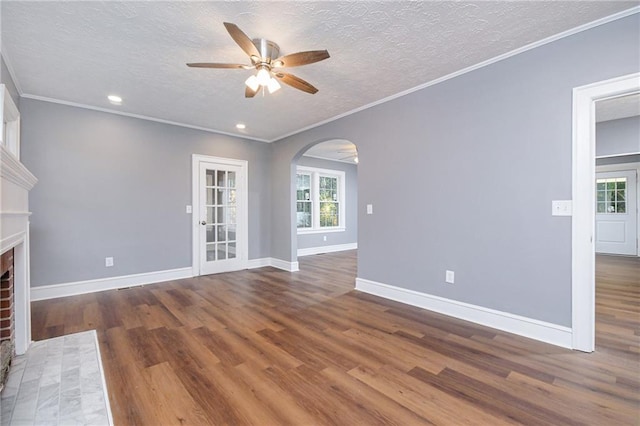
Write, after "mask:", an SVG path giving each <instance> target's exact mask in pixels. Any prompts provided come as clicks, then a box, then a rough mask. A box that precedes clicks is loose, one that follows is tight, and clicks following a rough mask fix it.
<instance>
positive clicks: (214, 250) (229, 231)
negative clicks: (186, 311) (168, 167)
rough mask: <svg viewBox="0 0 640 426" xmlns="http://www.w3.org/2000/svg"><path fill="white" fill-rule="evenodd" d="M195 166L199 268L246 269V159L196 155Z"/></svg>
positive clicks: (202, 272) (207, 270) (207, 271)
mask: <svg viewBox="0 0 640 426" xmlns="http://www.w3.org/2000/svg"><path fill="white" fill-rule="evenodd" d="M193 167H194V173H195V172H196V170H197V178H196V177H195V176H194V186H196V185H197V188H194V210H193V212H194V222H195V225H194V226H195V228H196V231H195V232H194V269H196V271H195V272H197V274H198V275H207V274H215V273H218V272H227V271H236V270H240V269H245V268H246V267H247V179H246V176H247V173H246V167H247V165H246V161H239V160H227V159H220V158H213V157H204V156H194V164H193ZM196 193H197V195H196ZM196 261H197V265H196V264H195V263H196Z"/></svg>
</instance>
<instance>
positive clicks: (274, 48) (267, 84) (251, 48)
mask: <svg viewBox="0 0 640 426" xmlns="http://www.w3.org/2000/svg"><path fill="white" fill-rule="evenodd" d="M224 26H225V28H226V29H227V31H228V32H229V35H231V38H232V39H233V40H234V41H235V42H236V43H237V44H238V46H240V47H241V48H242V50H244V52H245V53H246V54H247V55H249V58H250V60H251V65H244V64H224V63H208V62H196V63H189V64H187V66H189V67H194V68H239V69H245V70H250V69H255V70H256V71H257V73H256V74H255V75H252V76H251V77H249V78H248V79H247V81H246V82H245V84H246V88H245V92H244V96H245V97H247V98H253V97H254V96H255V95H256V93H258V92H259V91H260V89H263V91H264V89H265V88H266V89H268V90H269V93H273V92H275V91H276V90H278V89H280V84H279V83H278V80H280V81H281V82H283V83H285V84H288V85H289V86H291V87H294V88H296V89H298V90H302V91H303V92H307V93H311V94H314V93H316V92H317V91H318V89H316V88H315V87H314V86H313V85H312V84H310V83H308V82H306V81H304V80H303V79H301V78H300V77H296V76H295V75H293V74H288V73H284V72H281V71H280V69H281V68H287V67H298V66H300V65H307V64H312V63H314V62H319V61H322V60H324V59H327V58H328V57H329V52H327V51H326V50H310V51H306V52H298V53H292V54H290V55H285V56H278V54H279V53H280V48H279V47H278V45H277V44H275V43H274V42H272V41H270V40H266V39H263V38H257V39H253V40H251V39H250V38H249V37H248V36H247V35H246V34H245V33H243V32H242V30H241V29H240V28H238V26H237V25H235V24H232V23H229V22H225V23H224ZM274 77H275V78H274Z"/></svg>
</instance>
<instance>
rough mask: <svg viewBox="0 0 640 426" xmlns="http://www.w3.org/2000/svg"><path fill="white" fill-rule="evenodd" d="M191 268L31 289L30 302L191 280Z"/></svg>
mask: <svg viewBox="0 0 640 426" xmlns="http://www.w3.org/2000/svg"><path fill="white" fill-rule="evenodd" d="M191 277H193V275H192V274H191V268H190V267H187V268H178V269H169V270H166V271H155V272H145V273H141V274H132V275H122V276H119V277H108V278H98V279H95V280H86V281H76V282H71V283H63V284H53V285H45V286H40V287H31V300H32V301H36V300H47V299H56V298H58V297H67V296H77V295H79V294H86V293H95V292H98V291H105V290H115V289H118V288H124V287H133V286H140V285H147V284H157V283H161V282H164V281H173V280H181V279H184V278H191Z"/></svg>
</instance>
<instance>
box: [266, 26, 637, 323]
mask: <svg viewBox="0 0 640 426" xmlns="http://www.w3.org/2000/svg"><path fill="white" fill-rule="evenodd" d="M638 19H639V17H638V15H634V16H630V17H627V18H623V19H620V20H618V21H615V22H612V23H608V24H605V25H602V26H599V27H596V28H593V29H590V30H588V31H584V32H581V33H578V34H575V35H573V36H570V37H567V38H563V39H561V40H558V41H555V42H553V43H550V44H547V45H544V46H541V47H539V48H536V49H533V50H530V51H527V52H525V53H522V54H520V55H516V56H514V57H511V58H508V59H506V60H503V61H500V62H498V63H495V64H492V65H490V66H486V67H483V68H481V69H478V70H476V71H473V72H470V73H467V74H464V75H462V76H459V77H456V78H454V79H451V80H447V81H445V82H443V83H440V84H437V85H434V86H431V87H428V88H425V89H423V90H420V91H417V92H414V93H412V94H410V95H407V96H404V97H401V98H398V99H396V100H393V101H390V102H387V103H384V104H381V105H378V106H375V107H373V108H369V109H367V110H364V111H361V112H359V113H356V114H353V115H350V116H347V117H344V118H342V119H340V120H336V121H333V122H331V123H328V124H325V125H323V126H319V127H316V128H314V129H311V130H308V131H305V132H302V133H300V134H297V135H293V136H290V137H288V138H285V139H283V140H281V141H278V142H276V143H275V144H274V146H273V153H272V156H271V159H272V163H273V164H272V170H271V177H272V181H271V185H272V191H273V195H272V197H273V204H272V206H273V210H272V215H271V218H272V233H273V234H272V235H273V239H272V247H271V255H272V256H273V257H280V258H283V259H287V258H293V257H294V256H295V251H294V249H295V241H294V240H293V239H292V238H291V236H292V234H294V230H293V228H292V226H291V224H292V217H293V215H294V211H293V208H292V206H293V204H292V202H291V200H292V198H293V196H294V191H293V188H292V182H291V181H292V179H291V176H292V170H291V161H292V159H293V158H295V157H296V156H297V155H299V153H300V152H301V151H303V150H305V149H306V147H307V146H309V145H310V144H313V143H315V142H318V141H324V140H330V139H347V140H350V141H351V142H353V143H355V144H356V145H357V146H358V154H359V158H360V163H359V165H358V180H359V187H358V204H359V209H358V212H359V213H358V276H359V277H360V278H364V279H368V280H373V281H377V282H381V283H385V284H390V285H393V286H398V287H402V288H406V289H411V290H416V291H419V292H424V293H428V294H432V295H437V296H442V297H445V298H449V299H453V300H457V301H461V302H467V303H471V304H474V305H479V306H483V307H487V308H492V309H496V310H499V311H504V312H509V313H513V314H517V315H522V316H525V317H529V318H534V319H538V320H542V321H547V322H550V323H555V324H559V325H562V326H571V219H570V218H568V217H552V216H551V201H552V200H564V199H571V196H572V193H571V184H572V182H571V173H572V172H571V167H572V136H571V128H572V89H573V88H574V87H578V86H582V85H585V84H588V83H593V82H596V81H601V80H606V79H609V78H613V77H617V76H621V75H626V74H630V73H633V72H638V71H639V64H640V52H639V51H638V48H637V47H638V39H639V37H640V34H639V29H640V25H638ZM369 203H371V204H373V206H374V207H373V208H374V214H373V215H365V208H364V206H365V205H366V204H369ZM446 269H451V270H454V271H455V272H456V283H455V284H454V285H450V284H445V283H444V277H445V270H446Z"/></svg>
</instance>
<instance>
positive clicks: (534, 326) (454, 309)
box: [356, 278, 572, 349]
mask: <svg viewBox="0 0 640 426" xmlns="http://www.w3.org/2000/svg"><path fill="white" fill-rule="evenodd" d="M356 290H358V291H362V292H364V293H369V294H373V295H375V296H379V297H383V298H385V299H390V300H395V301H396V302H401V303H405V304H407V305H412V306H417V307H419V308H423V309H427V310H429V311H433V312H438V313H441V314H444V315H448V316H451V317H454V318H459V319H462V320H465V321H470V322H473V323H476V324H480V325H484V326H487V327H491V328H496V329H498V330H502V331H507V332H509V333H513V334H517V335H520V336H524V337H528V338H530V339H534V340H539V341H542V342H545V343H550V344H552V345H556V346H561V347H563V348H569V349H571V348H572V330H571V329H570V328H568V327H564V326H560V325H557V324H551V323H548V322H544V321H539V320H536V319H532V318H527V317H522V316H519V315H514V314H510V313H508V312H501V311H496V310H494V309H489V308H484V307H482V306H477V305H471V304H468V303H464V302H458V301H456V300H451V299H446V298H443V297H439V296H432V295H430V294H426V293H420V292H418V291H414V290H408V289H404V288H400V287H395V286H391V285H388V284H382V283H378V282H375V281H370V280H366V279H363V278H356Z"/></svg>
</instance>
